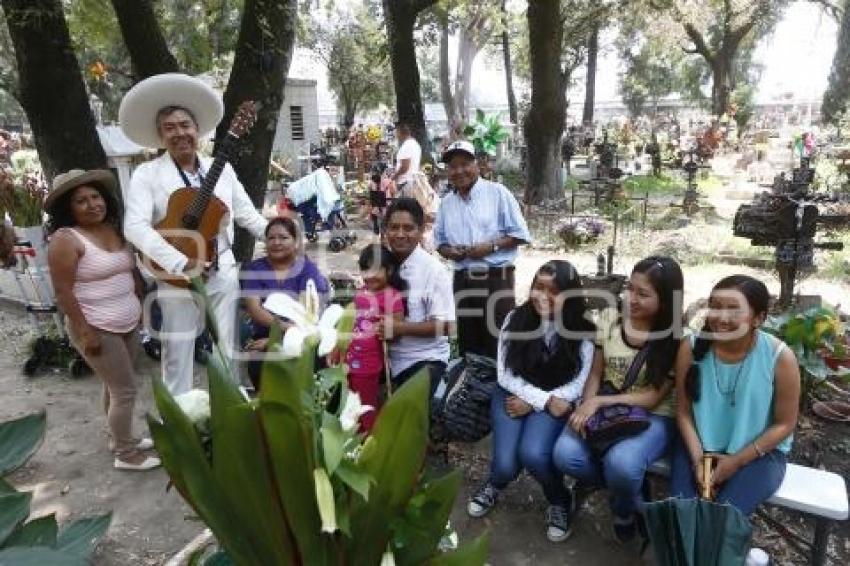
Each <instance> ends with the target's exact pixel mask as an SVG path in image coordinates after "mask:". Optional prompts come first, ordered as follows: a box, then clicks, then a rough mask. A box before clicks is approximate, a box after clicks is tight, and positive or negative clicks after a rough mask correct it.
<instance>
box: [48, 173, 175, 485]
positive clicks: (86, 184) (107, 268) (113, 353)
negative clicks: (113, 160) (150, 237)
mask: <svg viewBox="0 0 850 566" xmlns="http://www.w3.org/2000/svg"><path fill="white" fill-rule="evenodd" d="M115 188H116V184H115V179H114V177H113V176H112V173H110V172H109V171H105V170H94V171H82V170H79V169H75V170H72V171H69V172H67V173H64V174H62V175H58V176H57V177H56V179H55V180H54V182H53V189H52V190H51V192H50V194H49V195H48V196H47V198H46V199H45V202H44V207H45V210H47V212H48V214H49V220H48V223H47V231H48V233H49V234H50V243H49V245H48V252H47V262H48V266H49V267H50V277H51V279H52V280H53V288H54V289H55V291H56V303H57V305H58V306H59V308H60V309H61V310H62V312H63V313H64V314H65V318H66V322H67V327H68V334H69V335H70V337H71V342H72V343H73V345H74V347H75V348H76V349H77V350H78V351H79V352H80V354H81V355H82V356H83V358H84V359H85V360H86V363H88V364H89V366H90V367H91V368H92V369H93V370H94V371H95V373H96V374H97V375H98V377H100V378H101V380H103V385H104V390H103V404H104V409H105V410H106V416H107V421H108V423H109V432H110V437H111V438H110V446H111V449H112V451H113V453H114V455H115V460H114V467H115V468H116V469H121V470H149V469H151V468H155V467H157V466H159V464H160V461H159V458H156V457H154V456H151V455H149V454H147V453H146V450H150V449H151V448H152V447H153V444H152V442H151V441H150V439H142V440H138V439H136V438H134V437H133V435H132V419H133V406H134V405H135V401H136V383H135V382H136V378H135V371H134V369H133V359H134V357H135V352H136V351H137V349H138V337H137V336H136V328H137V327H138V325H139V319H140V316H141V303H140V297H141V291H142V283H141V278H140V276H139V273H138V271H137V269H136V265H135V263H136V262H135V259H134V257H133V254H132V252H131V251H130V248H129V246H128V245H127V243H126V242H125V241H124V238H123V236H122V235H121V231H120V225H121V224H120V209H119V207H118V201H117V199H116V198H115V195H114V191H115Z"/></svg>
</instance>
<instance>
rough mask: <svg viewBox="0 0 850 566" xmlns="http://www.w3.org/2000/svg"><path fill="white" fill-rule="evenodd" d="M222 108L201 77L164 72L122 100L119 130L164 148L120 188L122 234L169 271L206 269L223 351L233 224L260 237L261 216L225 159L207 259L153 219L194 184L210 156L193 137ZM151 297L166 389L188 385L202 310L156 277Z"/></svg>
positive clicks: (231, 329) (227, 335)
mask: <svg viewBox="0 0 850 566" xmlns="http://www.w3.org/2000/svg"><path fill="white" fill-rule="evenodd" d="M223 113H224V106H223V104H222V100H221V96H220V95H219V94H218V93H216V92H215V91H214V90H213V89H212V88H210V87H209V86H208V85H206V84H205V83H204V82H202V81H200V80H198V79H196V78H193V77H189V76H187V75H183V74H179V73H166V74H162V75H156V76H153V77H150V78H148V79H145V80H144V81H142V82H140V83H138V84H136V85H135V86H134V87H133V88H132V89H130V91H129V92H128V93H127V94H126V96H125V97H124V99H123V100H122V101H121V107H120V109H119V112H118V118H119V121H120V123H121V129H122V130H123V131H124V133H125V134H126V135H127V137H128V138H130V139H131V140H132V141H134V142H135V143H137V144H139V145H141V146H145V147H155V148H165V150H166V151H165V152H164V153H163V154H162V155H161V156H160V157H158V158H157V159H154V160H153V161H149V162H147V163H144V164H142V165H140V166H139V167H138V168H137V169H136V170H135V171H134V172H133V177H132V180H131V182H130V190H129V193H128V195H127V202H126V211H125V217H124V234H125V235H126V237H127V239H128V240H129V241H130V242H131V243H132V244H133V245H134V246H136V248H137V249H138V250H139V251H140V252H141V253H142V254H144V255H145V256H147V257H148V258H150V259H152V260H153V261H154V262H156V263H157V264H158V265H159V266H161V268H162V269H163V270H164V271H165V272H167V273H169V274H172V275H179V274H186V275H195V274H197V273H199V272H201V271H203V272H204V273H205V275H206V276H207V280H206V290H207V294H208V296H209V298H210V302H211V306H212V310H213V312H214V314H215V317H216V320H217V325H218V332H219V345H220V346H221V347H222V349H223V350H224V352H225V355H228V354H231V353H232V350H233V348H234V346H235V343H236V340H235V327H236V306H237V304H238V299H239V281H238V268H237V266H236V261H235V259H234V257H233V252H232V251H231V245H232V244H233V232H234V230H233V223H234V222H236V223H238V224H239V225H240V226H242V227H243V228H245V229H247V230H248V231H249V232H251V233H252V234H253V235H254V236H256V237H258V238H260V237H262V236H263V232H264V230H265V227H266V220H265V219H264V218H263V217H262V216H261V215H260V214H259V213H258V212H257V209H256V208H255V207H254V203H252V202H251V199H250V198H249V197H248V195H247V193H246V192H245V189H244V188H243V187H242V184H241V183H240V182H239V180H238V179H237V178H236V173H235V172H234V171H233V168H232V167H231V166H230V165H229V164H227V165H225V166H224V169H223V171H222V173H221V176H220V178H219V180H218V182H217V184H216V186H215V190H214V193H213V194H214V195H215V196H216V197H218V199H220V200H221V201H222V202H223V203H224V204H225V206H226V207H227V214H226V215H225V216H224V218H223V220H222V222H221V225H220V228H219V233H218V236H217V238H216V252H217V254H218V255H217V258H216V259H215V260H214V261H213V262H211V263H212V264H213V265H212V266H210V265H206V264H202V262H200V261H199V260H197V259H194V258H189V257H187V256H186V255H184V254H183V253H181V252H180V251H178V250H177V249H176V248H175V247H173V246H172V245H170V244H169V243H168V241H166V240H165V239H164V238H163V237H162V236H161V235H160V234H159V233H158V232H157V231H156V230H155V229H154V226H155V225H156V224H158V223H159V222H160V221H162V219H163V218H165V216H166V212H167V206H168V201H169V197H170V196H171V193H173V192H174V191H176V190H177V189H178V188H182V187H198V188H199V187H201V186H202V184H203V182H204V178H205V176H206V174H207V172H208V171H209V170H210V166H211V163H212V160H210V159H209V158H206V157H201V156H199V155H198V141H199V139H200V138H202V137H205V136H208V135H209V134H210V133H211V132H212V131H213V130H214V129H215V128H216V126H217V125H218V123H219V121H221V118H222V115H223ZM157 300H158V301H159V304H160V307H161V310H162V329H161V342H162V373H163V380H164V381H165V384H166V386H167V387H168V389H169V391H170V392H171V393H172V394H179V393H184V392H186V391H188V390H190V389H191V388H192V384H193V375H194V355H193V354H194V343H195V337H196V336H197V334H198V333H199V332H200V331H201V329H202V328H203V324H204V323H203V313H202V312H201V310H200V308H199V307H198V305H197V304H196V303H195V300H194V299H193V296H192V294H191V293H190V292H189V291H187V290H185V289H182V288H180V287H177V286H174V285H171V284H168V283H165V282H162V281H160V282H159V283H158V292H157Z"/></svg>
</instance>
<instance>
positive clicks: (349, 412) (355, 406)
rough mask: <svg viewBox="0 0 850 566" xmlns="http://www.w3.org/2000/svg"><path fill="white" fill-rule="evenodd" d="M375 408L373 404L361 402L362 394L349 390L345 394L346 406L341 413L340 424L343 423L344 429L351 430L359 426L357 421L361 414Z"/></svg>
mask: <svg viewBox="0 0 850 566" xmlns="http://www.w3.org/2000/svg"><path fill="white" fill-rule="evenodd" d="M373 410H375V408H374V407H373V406H371V405H364V404H363V403H361V402H360V395H358V394H357V393H355V392H354V391H349V392H348V395H346V396H345V406H344V407H343V408H342V412H341V413H340V415H339V424H341V425H342V430H344V431H346V432H350V431H352V430H354V429H355V428H357V423H358V421H359V420H360V417H361V415H363V414H365V413H368V412H369V411H373Z"/></svg>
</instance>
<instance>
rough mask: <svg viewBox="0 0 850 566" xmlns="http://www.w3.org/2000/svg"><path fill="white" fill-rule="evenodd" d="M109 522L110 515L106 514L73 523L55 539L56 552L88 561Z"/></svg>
mask: <svg viewBox="0 0 850 566" xmlns="http://www.w3.org/2000/svg"><path fill="white" fill-rule="evenodd" d="M111 520H112V513H107V514H105V515H98V516H97V517H88V518H86V519H80V520H78V521H74V522H73V523H71V525H70V526H68V527H67V528H65V529H62V531H61V532H60V533H59V536H58V537H56V550H59V551H61V552H64V553H65V554H69V555H73V556H79V557H81V558H85V559H86V560H88V558H89V557H90V556H91V554H92V552H94V547H95V546H96V545H97V540H98V539H99V538H100V537H102V536H103V535H104V534H106V530H107V529H108V528H109V523H110V521H111Z"/></svg>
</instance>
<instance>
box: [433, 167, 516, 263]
mask: <svg viewBox="0 0 850 566" xmlns="http://www.w3.org/2000/svg"><path fill="white" fill-rule="evenodd" d="M468 197H469V198H468V199H464V198H463V197H461V196H460V194H458V192H457V191H452V192H450V193H449V194H447V195H446V196H445V197H443V200H442V202H440V209H439V210H438V211H437V223H436V226H435V227H434V245H435V246H437V247H440V246H441V245H443V244H448V245H450V246H472V245H475V244H482V243H485V242H492V241H494V240H496V239H498V238H501V237H503V236H511V237H513V238H515V239H517V240H520V241H521V242H524V243H528V242H530V241H531V234H530V233H529V231H528V225H527V224H526V223H525V218H523V216H522V212H521V211H520V209H519V203H517V200H516V199H515V198H514V195H512V194H511V192H510V191H509V190H508V189H507V188H505V186H504V185H501V184H499V183H494V182H492V181H488V180H486V179H483V178H481V177H479V178H478V180H477V181H476V182H475V184H474V185H473V186H472V189H470V191H469V195H468ZM516 256H517V249H516V247H513V248H508V249H500V250H498V251H496V252H495V253H491V254H490V255H488V256H485V257H484V258H482V259H469V258H467V259H464V260H462V261H456V262H454V263H455V265H454V267H455V269H469V268H471V267H485V268H486V267H500V266H504V265H512V264H513V262H514V259H516Z"/></svg>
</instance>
